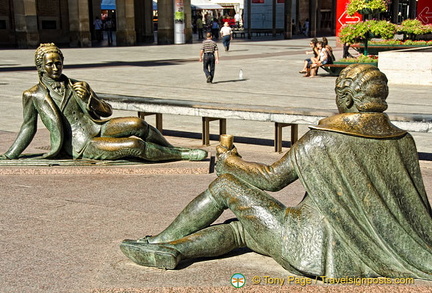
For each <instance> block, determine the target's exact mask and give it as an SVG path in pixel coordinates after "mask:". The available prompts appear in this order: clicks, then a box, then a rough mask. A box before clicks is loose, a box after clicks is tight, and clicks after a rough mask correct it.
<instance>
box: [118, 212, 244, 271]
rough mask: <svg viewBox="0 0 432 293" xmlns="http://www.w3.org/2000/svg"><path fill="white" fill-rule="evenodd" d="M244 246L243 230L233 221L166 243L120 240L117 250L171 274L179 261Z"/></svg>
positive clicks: (221, 253)
mask: <svg viewBox="0 0 432 293" xmlns="http://www.w3.org/2000/svg"><path fill="white" fill-rule="evenodd" d="M244 246H246V244H245V241H244V232H243V227H242V226H241V224H240V223H239V222H238V221H234V222H232V223H230V224H222V225H215V226H211V227H208V228H206V229H203V230H200V231H198V232H196V233H193V234H191V235H189V236H186V237H183V238H181V239H178V240H175V241H171V242H168V243H157V244H151V243H143V242H140V241H135V240H124V241H123V243H122V244H121V245H120V248H121V250H122V252H123V253H124V254H125V255H126V256H127V257H129V258H130V259H131V260H132V261H134V262H135V263H137V264H139V265H142V266H148V267H157V268H161V269H168V270H172V269H174V268H175V267H176V266H177V264H178V263H179V262H180V260H182V259H188V258H198V257H215V256H220V255H223V254H226V253H228V252H230V251H231V250H233V249H235V248H239V247H244Z"/></svg>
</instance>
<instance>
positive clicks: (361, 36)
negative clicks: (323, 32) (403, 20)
mask: <svg viewBox="0 0 432 293" xmlns="http://www.w3.org/2000/svg"><path fill="white" fill-rule="evenodd" d="M395 33H396V25H395V24H393V23H391V22H388V21H385V20H366V21H360V22H357V23H354V24H348V25H346V26H344V27H343V28H342V29H341V31H340V33H339V39H340V41H341V42H343V43H347V44H350V45H352V44H356V43H364V46H365V50H364V55H368V52H367V46H368V41H369V40H370V39H372V38H382V39H391V38H393V37H394V35H395Z"/></svg>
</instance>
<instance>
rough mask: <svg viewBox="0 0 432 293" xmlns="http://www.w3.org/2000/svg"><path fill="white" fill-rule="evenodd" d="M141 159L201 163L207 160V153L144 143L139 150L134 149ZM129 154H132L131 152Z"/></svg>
mask: <svg viewBox="0 0 432 293" xmlns="http://www.w3.org/2000/svg"><path fill="white" fill-rule="evenodd" d="M136 149H137V150H138V152H139V153H138V154H136V156H138V157H141V158H143V159H145V160H149V161H164V160H180V159H181V160H190V161H202V160H204V159H205V158H207V156H208V153H207V151H205V150H201V149H185V148H175V147H173V148H172V147H165V146H160V145H158V144H155V143H151V142H145V143H143V145H142V146H141V147H140V148H136ZM131 152H134V151H133V150H132V151H131Z"/></svg>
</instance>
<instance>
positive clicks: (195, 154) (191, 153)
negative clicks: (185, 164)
mask: <svg viewBox="0 0 432 293" xmlns="http://www.w3.org/2000/svg"><path fill="white" fill-rule="evenodd" d="M207 156H208V153H207V151H205V150H202V149H190V150H188V151H186V152H184V153H183V155H182V157H183V159H186V160H189V161H202V160H204V159H205V158H207Z"/></svg>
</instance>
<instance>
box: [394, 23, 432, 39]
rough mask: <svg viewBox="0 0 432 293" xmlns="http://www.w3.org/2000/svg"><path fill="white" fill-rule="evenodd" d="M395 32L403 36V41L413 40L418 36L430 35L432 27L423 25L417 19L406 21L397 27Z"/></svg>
mask: <svg viewBox="0 0 432 293" xmlns="http://www.w3.org/2000/svg"><path fill="white" fill-rule="evenodd" d="M397 31H398V33H400V34H403V35H404V37H403V39H404V40H407V39H410V40H415V39H417V36H419V35H425V34H429V33H432V25H430V24H428V25H425V24H423V23H422V22H421V21H420V20H417V19H406V20H404V21H402V23H401V24H400V25H398V26H397Z"/></svg>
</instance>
